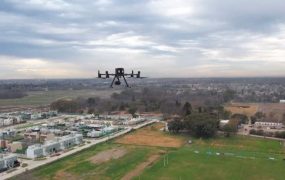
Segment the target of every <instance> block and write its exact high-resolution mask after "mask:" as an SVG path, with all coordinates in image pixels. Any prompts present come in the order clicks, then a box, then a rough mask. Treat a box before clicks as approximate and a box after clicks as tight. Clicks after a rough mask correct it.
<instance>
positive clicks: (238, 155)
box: [135, 136, 285, 180]
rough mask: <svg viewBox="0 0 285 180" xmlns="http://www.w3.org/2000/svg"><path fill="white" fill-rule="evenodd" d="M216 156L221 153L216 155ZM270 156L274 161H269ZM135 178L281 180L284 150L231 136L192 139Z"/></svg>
mask: <svg viewBox="0 0 285 180" xmlns="http://www.w3.org/2000/svg"><path fill="white" fill-rule="evenodd" d="M210 153H211V154H210ZM216 153H225V154H224V155H217V154H216ZM269 157H274V158H275V160H270V159H269ZM168 158H169V161H168V162H169V164H168V165H166V167H164V159H163V157H161V159H160V161H159V162H157V163H156V164H155V165H154V166H152V167H150V168H147V169H145V171H144V173H143V174H142V175H140V177H137V178H135V179H139V178H140V179H180V178H181V179H209V180H210V179H221V180H222V179H225V180H226V179H236V180H238V179H250V180H252V179H253V180H254V179H264V180H266V179H276V180H278V179H280V180H281V179H284V177H285V171H284V169H285V161H284V160H282V159H283V158H285V154H284V147H283V145H280V143H279V142H278V141H272V140H265V139H257V138H247V137H246V138H245V137H240V136H237V137H232V138H229V139H227V138H223V137H221V138H216V139H211V140H197V139H194V143H193V145H186V146H184V147H182V148H180V149H178V150H173V151H171V152H170V153H169V155H168Z"/></svg>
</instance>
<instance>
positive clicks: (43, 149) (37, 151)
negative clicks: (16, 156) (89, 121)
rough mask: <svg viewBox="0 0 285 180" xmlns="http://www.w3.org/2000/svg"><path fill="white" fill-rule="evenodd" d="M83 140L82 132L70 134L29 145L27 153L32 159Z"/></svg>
mask: <svg viewBox="0 0 285 180" xmlns="http://www.w3.org/2000/svg"><path fill="white" fill-rule="evenodd" d="M82 142H83V136H82V134H70V135H67V136H63V137H60V138H57V139H56V140H50V141H46V142H45V143H44V144H35V145H31V146H29V147H28V149H27V151H26V155H27V157H28V158H32V159H34V158H37V157H41V156H48V155H51V154H53V153H56V152H59V151H61V150H65V149H68V148H70V147H72V146H75V145H78V144H81V143H82Z"/></svg>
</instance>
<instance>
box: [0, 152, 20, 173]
mask: <svg viewBox="0 0 285 180" xmlns="http://www.w3.org/2000/svg"><path fill="white" fill-rule="evenodd" d="M17 163H19V162H18V158H17V156H16V155H15V154H8V155H6V154H0V171H3V170H6V169H9V168H13V167H15V165H16V164H17Z"/></svg>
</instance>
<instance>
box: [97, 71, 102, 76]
mask: <svg viewBox="0 0 285 180" xmlns="http://www.w3.org/2000/svg"><path fill="white" fill-rule="evenodd" d="M98 78H102V76H101V74H100V71H99V70H98Z"/></svg>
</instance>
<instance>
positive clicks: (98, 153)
mask: <svg viewBox="0 0 285 180" xmlns="http://www.w3.org/2000/svg"><path fill="white" fill-rule="evenodd" d="M160 126H161V124H154V125H151V126H148V127H145V128H143V129H141V130H138V131H135V132H132V133H129V134H127V135H125V136H122V137H119V138H118V139H115V140H113V141H110V142H107V143H103V144H99V145H96V146H93V147H91V148H89V149H87V150H84V151H83V152H80V153H77V154H75V155H72V156H69V157H66V158H64V159H61V160H59V161H56V162H54V163H52V164H49V165H46V166H43V167H40V168H38V169H36V170H34V171H31V172H27V173H26V174H24V175H21V176H19V177H16V178H15V179H31V180H32V179H69V180H72V179H146V180H149V179H211V180H212V179H219V180H220V179H221V180H223V179H225V180H228V179H243V180H244V179H250V180H251V179H253V180H254V179H264V180H265V179H266V180H267V179H276V180H279V179H280V180H281V179H282V180H283V179H284V177H285V171H284V169H285V161H284V160H283V159H284V158H285V151H284V145H283V143H280V142H279V141H273V140H267V139H257V138H251V137H242V136H237V137H231V138H224V137H218V138H215V139H210V140H202V139H195V138H190V137H187V136H174V135H170V134H168V133H165V132H162V131H160V130H159V128H160ZM139 134H140V135H143V136H142V139H140V137H139ZM147 134H150V135H154V134H156V137H155V138H154V136H152V138H151V139H153V141H152V140H151V139H148V140H147V141H145V140H143V139H145V138H146V135H147ZM132 135H133V136H134V137H135V138H136V139H138V141H137V142H141V143H142V144H140V143H136V142H135V141H134V140H133V141H129V142H128V141H126V137H128V138H127V139H130V137H131V136H132ZM164 138H167V141H165V139H164ZM168 138H170V139H168ZM157 139H161V140H162V142H164V143H162V144H161V145H157V146H154V144H151V142H153V143H156V142H157ZM189 139H191V140H192V141H193V143H192V144H187V143H186V142H187V140H189ZM130 140H132V139H130ZM168 140H170V141H168ZM126 142H128V143H126ZM146 142H147V143H146ZM169 142H171V143H170V144H168V143H169ZM174 142H175V143H174ZM173 143H174V144H176V143H180V144H179V146H175V147H173V146H172V145H173ZM168 146H169V147H168Z"/></svg>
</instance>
